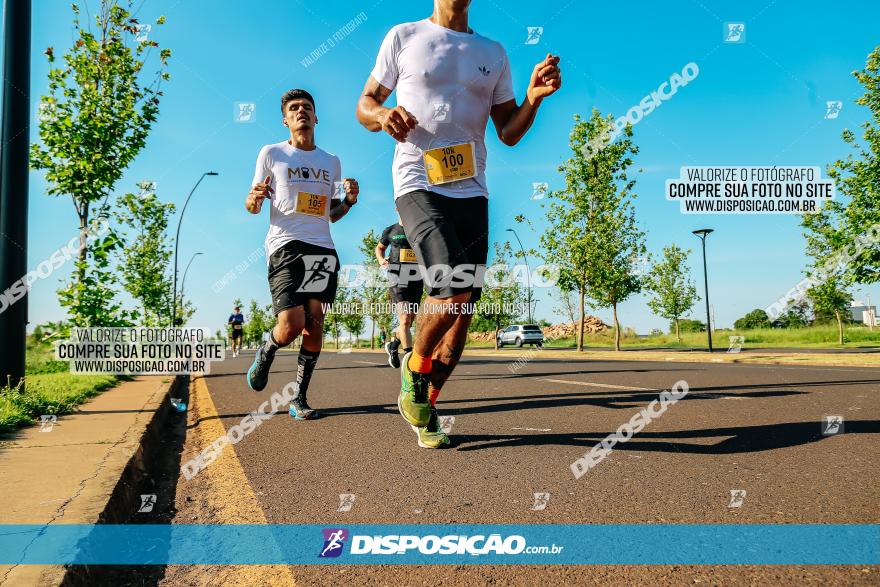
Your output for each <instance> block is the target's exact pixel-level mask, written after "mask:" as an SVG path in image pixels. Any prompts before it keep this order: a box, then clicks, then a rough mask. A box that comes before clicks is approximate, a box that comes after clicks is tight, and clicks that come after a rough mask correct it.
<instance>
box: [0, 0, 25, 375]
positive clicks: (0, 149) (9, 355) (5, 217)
mask: <svg viewBox="0 0 880 587" xmlns="http://www.w3.org/2000/svg"><path fill="white" fill-rule="evenodd" d="M3 14H4V18H3V21H4V22H3V72H2V73H3V82H2V83H3V95H2V100H3V113H2V117H3V120H2V123H0V292H4V291H6V290H7V289H9V287H11V286H12V284H13V283H15V282H17V281H18V280H20V279H21V278H23V277H24V275H25V273H27V208H28V152H29V145H28V143H29V141H30V96H29V93H28V88H30V87H31V81H30V76H31V70H30V62H31V0H5V1H4V2H3ZM8 302H9V306H8V307H7V306H6V305H5V304H4V305H3V306H2V309H0V386H2V385H6V384H7V383H9V384H10V385H12V386H13V387H14V386H16V385H18V384H19V382H21V381H22V380H23V379H24V370H25V347H26V343H27V304H28V300H27V291H26V290H25V291H24V293H23V294H22V296H21V297H20V298H16V300H15V301H13V300H11V299H10V300H8Z"/></svg>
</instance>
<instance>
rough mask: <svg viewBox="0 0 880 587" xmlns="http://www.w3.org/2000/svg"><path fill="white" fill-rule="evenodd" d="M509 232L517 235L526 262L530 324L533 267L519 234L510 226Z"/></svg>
mask: <svg viewBox="0 0 880 587" xmlns="http://www.w3.org/2000/svg"><path fill="white" fill-rule="evenodd" d="M507 232H512V233H513V236H515V237H516V242H518V243H519V250H520V251H521V252H522V256H523V260H525V262H526V271H527V272H528V273H526V284H527V285H528V288H529V289H528V304H529V324H531V323H532V269H531V268H530V267H529V258H528V257H526V250H525V249H524V248H523V244H522V241H521V240H519V235H518V234H516V231H515V230H514V229H512V228H508V229H507Z"/></svg>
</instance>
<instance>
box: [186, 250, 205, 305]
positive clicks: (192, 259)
mask: <svg viewBox="0 0 880 587" xmlns="http://www.w3.org/2000/svg"><path fill="white" fill-rule="evenodd" d="M202 254H203V253H193V256H192V257H190V258H189V263H187V264H186V269H184V270H183V280H182V281H181V282H180V309H181V310H183V309H184V308H186V301H185V300H184V299H183V296H184V292H185V291H186V274H187V273H189V266H190V265H192V263H193V261H195V259H196V257H198V256H199V255H202Z"/></svg>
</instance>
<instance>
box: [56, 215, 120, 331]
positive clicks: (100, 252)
mask: <svg viewBox="0 0 880 587" xmlns="http://www.w3.org/2000/svg"><path fill="white" fill-rule="evenodd" d="M107 209H108V207H107V206H102V208H101V214H100V216H99V217H98V218H95V219H94V220H95V221H96V222H94V223H93V224H92V225H91V227H92V228H89V229H87V231H86V233H87V240H88V242H89V249H88V254H87V256H86V257H85V258H83V257H80V258H78V259H77V260H76V262H75V263H74V267H75V269H74V272H73V275H72V276H71V279H70V281H68V282H67V284H66V285H64V286H63V287H62V288H61V289H59V290H58V302H59V303H60V304H61V306H62V307H63V308H66V309H67V313H68V314H69V315H70V318H71V321H72V322H73V324H74V325H76V326H110V327H113V326H116V327H119V326H131V325H132V322H131V319H130V318H131V314H130V313H129V312H128V311H126V310H125V309H124V308H123V307H122V304H121V303H120V302H119V301H118V300H117V299H116V286H117V284H118V283H119V277H118V275H117V272H116V271H114V270H113V267H112V266H111V261H112V258H113V256H114V254H115V252H116V251H117V250H119V249H120V248H121V247H122V245H123V242H122V239H121V238H120V237H119V235H118V234H117V233H116V232H115V231H114V230H111V229H109V224H108V222H107V216H106V214H107ZM97 224H100V225H102V226H105V227H107V228H108V230H106V231H99V230H98V229H96V228H95V226H96V225H97ZM92 234H94V235H95V236H94V237H93V236H91V235H92Z"/></svg>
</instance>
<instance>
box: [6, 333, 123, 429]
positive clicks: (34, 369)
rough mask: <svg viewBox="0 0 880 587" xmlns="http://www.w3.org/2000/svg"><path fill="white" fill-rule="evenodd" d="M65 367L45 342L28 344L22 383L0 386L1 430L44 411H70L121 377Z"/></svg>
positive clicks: (61, 412)
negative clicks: (87, 372) (70, 369)
mask: <svg viewBox="0 0 880 587" xmlns="http://www.w3.org/2000/svg"><path fill="white" fill-rule="evenodd" d="M68 369H69V366H68V364H67V363H66V362H64V361H56V360H54V356H53V355H52V350H51V347H49V346H48V345H35V344H29V345H28V349H27V366H26V375H25V385H24V386H21V385H19V386H16V387H10V386H8V385H4V386H0V433H6V432H10V431H12V430H14V429H15V428H17V427H19V426H24V425H26V424H30V423H32V422H34V421H35V420H36V419H38V418H39V417H40V416H43V415H49V414H54V415H56V416H60V415H63V414H69V413H70V412H72V411H73V410H74V409H75V408H76V406H78V405H80V404H81V403H83V402H85V401H86V400H88V399H89V398H92V397H94V396H96V395H98V394H99V393H101V392H102V391H106V390H108V389H110V388H112V387H114V386H116V384H117V383H119V382H120V381H121V380H122V379H123V378H121V377H117V376H115V375H74V374H72V373H69V372H68Z"/></svg>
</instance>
